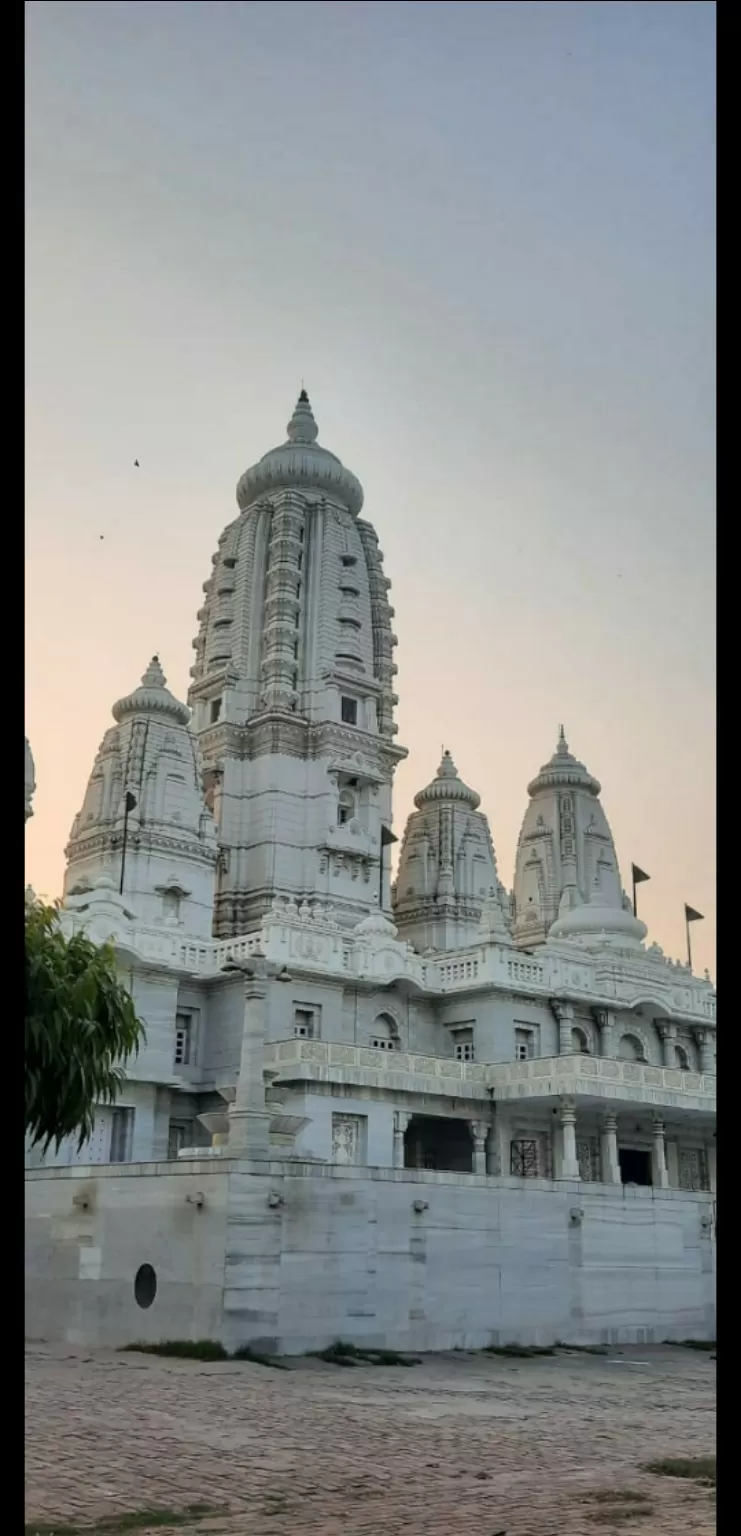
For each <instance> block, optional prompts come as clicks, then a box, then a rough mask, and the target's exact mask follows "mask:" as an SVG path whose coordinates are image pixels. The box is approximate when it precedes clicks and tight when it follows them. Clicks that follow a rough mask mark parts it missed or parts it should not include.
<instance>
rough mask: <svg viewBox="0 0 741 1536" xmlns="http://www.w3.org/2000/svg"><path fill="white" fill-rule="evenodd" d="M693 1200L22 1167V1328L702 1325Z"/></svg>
mask: <svg viewBox="0 0 741 1536" xmlns="http://www.w3.org/2000/svg"><path fill="white" fill-rule="evenodd" d="M188 1195H190V1196H191V1200H190V1201H189V1200H188V1199H187V1198H186V1197H187V1196H188ZM195 1195H202V1196H203V1204H202V1207H201V1208H200V1209H199V1208H198V1206H197V1205H196V1204H194V1203H193V1199H192V1197H194V1196H195ZM415 1202H421V1203H422V1208H421V1209H419V1210H416V1209H415ZM85 1203H86V1204H87V1208H84V1205H85ZM579 1213H583V1214H579ZM712 1213H713V1205H712V1201H711V1198H710V1197H709V1196H707V1195H693V1194H686V1193H684V1192H682V1191H675V1190H655V1189H631V1188H626V1189H622V1188H621V1189H619V1190H615V1189H611V1188H608V1187H607V1186H597V1185H588V1184H577V1183H573V1184H571V1183H561V1184H557V1183H553V1182H550V1181H547V1180H532V1181H528V1183H527V1185H525V1184H523V1183H522V1181H519V1180H514V1179H508V1178H484V1177H476V1176H473V1175H456V1174H447V1173H423V1172H420V1173H412V1172H410V1171H408V1170H404V1171H402V1170H395V1169H388V1168H383V1169H381V1168H377V1169H373V1170H369V1169H367V1168H343V1167H335V1166H332V1165H326V1164H324V1165H311V1164H300V1163H274V1164H271V1165H269V1166H268V1168H265V1166H264V1165H262V1166H261V1165H258V1164H247V1163H232V1162H230V1161H227V1160H225V1161H224V1162H219V1163H216V1162H208V1161H205V1162H202V1163H191V1162H188V1163H181V1164H177V1165H173V1164H172V1163H170V1164H164V1165H163V1164H159V1165H158V1164H144V1165H142V1164H139V1165H132V1164H129V1165H123V1166H121V1167H110V1166H109V1167H106V1168H97V1169H86V1168H76V1169H51V1170H47V1169H36V1170H33V1171H32V1172H30V1173H29V1174H27V1241H26V1270H27V1297H26V1334H27V1336H29V1337H32V1338H44V1339H49V1340H61V1339H64V1340H67V1341H68V1342H80V1343H86V1344H90V1345H94V1344H98V1345H103V1344H105V1345H119V1344H125V1343H131V1342H132V1341H134V1340H140V1339H143V1340H149V1341H155V1340H162V1339H172V1338H205V1337H211V1338H221V1339H223V1341H224V1342H225V1343H226V1344H227V1345H229V1346H230V1347H233V1346H236V1345H238V1344H243V1343H252V1344H253V1346H255V1347H262V1348H264V1349H279V1350H281V1351H283V1352H285V1353H300V1352H301V1351H304V1350H308V1349H317V1348H321V1347H323V1346H324V1345H326V1344H328V1343H330V1342H332V1340H334V1339H337V1338H344V1339H349V1340H352V1341H353V1342H356V1343H360V1342H365V1343H367V1344H375V1345H377V1346H385V1347H396V1348H403V1349H412V1350H429V1349H450V1348H453V1347H455V1346H465V1347H471V1348H479V1347H482V1346H483V1345H485V1344H489V1343H499V1344H502V1343H506V1342H510V1341H520V1342H525V1343H527V1342H535V1343H552V1342H554V1341H556V1340H562V1341H564V1342H567V1343H595V1342H603V1341H604V1342H613V1343H614V1342H639V1343H644V1342H652V1341H653V1342H660V1341H661V1340H664V1339H670V1338H690V1337H693V1338H711V1337H714V1336H715V1301H714V1288H715V1287H714V1281H715V1241H714V1236H713V1227H712V1224H711V1223H712V1219H713V1217H712ZM143 1263H149V1264H152V1265H153V1267H154V1269H155V1270H156V1272H157V1275H158V1282H159V1285H158V1292H157V1297H156V1300H155V1303H154V1305H153V1306H152V1307H151V1308H149V1309H147V1310H142V1309H141V1308H139V1307H138V1306H137V1304H136V1302H135V1300H134V1290H133V1287H134V1276H135V1274H136V1270H137V1268H138V1267H139V1265H140V1264H143Z"/></svg>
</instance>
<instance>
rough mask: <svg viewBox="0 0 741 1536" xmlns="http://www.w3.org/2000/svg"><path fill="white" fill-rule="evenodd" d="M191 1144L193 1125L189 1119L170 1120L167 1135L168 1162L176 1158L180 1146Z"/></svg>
mask: <svg viewBox="0 0 741 1536" xmlns="http://www.w3.org/2000/svg"><path fill="white" fill-rule="evenodd" d="M192 1146H193V1125H192V1122H191V1121H190V1120H171V1121H170V1129H169V1132H168V1136H167V1157H168V1160H169V1161H170V1162H172V1161H174V1160H175V1159H176V1158H177V1155H178V1152H179V1151H180V1149H181V1147H192Z"/></svg>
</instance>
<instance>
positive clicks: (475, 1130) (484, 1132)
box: [468, 1120, 491, 1173]
mask: <svg viewBox="0 0 741 1536" xmlns="http://www.w3.org/2000/svg"><path fill="white" fill-rule="evenodd" d="M468 1124H469V1127H470V1130H471V1135H472V1137H473V1169H472V1172H473V1173H486V1142H487V1137H488V1135H489V1131H490V1129H491V1127H490V1125H489V1122H488V1120H469V1122H468Z"/></svg>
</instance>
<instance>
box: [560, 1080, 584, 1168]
mask: <svg viewBox="0 0 741 1536" xmlns="http://www.w3.org/2000/svg"><path fill="white" fill-rule="evenodd" d="M559 1118H560V1122H561V1167H560V1169H559V1170H558V1174H557V1177H558V1178H560V1179H578V1177H579V1161H578V1158H577V1156H576V1105H575V1104H574V1102H573V1100H572V1099H562V1101H561V1103H560V1105H559Z"/></svg>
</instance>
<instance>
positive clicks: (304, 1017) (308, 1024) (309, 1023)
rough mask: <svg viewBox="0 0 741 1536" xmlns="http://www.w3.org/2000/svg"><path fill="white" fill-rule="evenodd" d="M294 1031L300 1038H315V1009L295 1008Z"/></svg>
mask: <svg viewBox="0 0 741 1536" xmlns="http://www.w3.org/2000/svg"><path fill="white" fill-rule="evenodd" d="M293 1033H294V1035H295V1036H296V1038H297V1039H298V1040H313V1039H314V1009H313V1008H294V1010H293Z"/></svg>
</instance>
